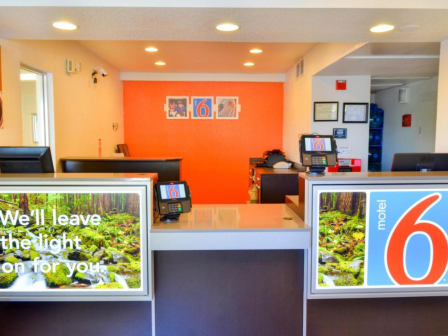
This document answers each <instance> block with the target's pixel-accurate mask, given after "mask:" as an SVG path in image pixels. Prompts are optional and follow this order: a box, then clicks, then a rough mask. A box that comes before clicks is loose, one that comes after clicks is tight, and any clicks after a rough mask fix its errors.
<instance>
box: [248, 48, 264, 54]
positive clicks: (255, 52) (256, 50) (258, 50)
mask: <svg viewBox="0 0 448 336" xmlns="http://www.w3.org/2000/svg"><path fill="white" fill-rule="evenodd" d="M250 52H251V53H252V54H259V53H262V52H263V50H261V49H251V50H250Z"/></svg>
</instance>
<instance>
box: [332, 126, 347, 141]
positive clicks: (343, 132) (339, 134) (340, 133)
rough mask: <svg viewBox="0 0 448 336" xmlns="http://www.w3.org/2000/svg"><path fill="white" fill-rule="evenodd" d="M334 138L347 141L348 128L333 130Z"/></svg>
mask: <svg viewBox="0 0 448 336" xmlns="http://www.w3.org/2000/svg"><path fill="white" fill-rule="evenodd" d="M333 137H334V138H335V139H347V129H346V128H333Z"/></svg>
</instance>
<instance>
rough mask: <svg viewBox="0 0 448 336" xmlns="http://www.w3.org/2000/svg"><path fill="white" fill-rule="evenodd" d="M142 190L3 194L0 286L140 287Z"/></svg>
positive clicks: (15, 288)
mask: <svg viewBox="0 0 448 336" xmlns="http://www.w3.org/2000/svg"><path fill="white" fill-rule="evenodd" d="M140 203H141V199H140V194H139V193H132V192H123V193H0V290H2V291H5V290H6V291H38V292H39V291H54V290H64V291H65V290H75V291H79V290H94V291H102V290H105V289H106V290H115V291H123V290H126V291H132V290H139V289H141V287H142V272H141V266H142V263H141V244H142V241H141V229H140V219H141V214H140V211H141V204H140Z"/></svg>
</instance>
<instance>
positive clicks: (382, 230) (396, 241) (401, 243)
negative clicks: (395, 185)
mask: <svg viewBox="0 0 448 336" xmlns="http://www.w3.org/2000/svg"><path fill="white" fill-rule="evenodd" d="M369 196H370V197H369V200H368V205H369V212H368V225H367V230H368V232H367V246H366V248H367V265H366V266H367V283H366V285H367V286H368V287H388V286H391V287H395V286H412V287H415V286H425V285H426V286H428V285H432V286H434V285H438V286H448V275H447V269H448V235H447V232H448V191H431V190H413V191H410V190H406V191H404V190H391V191H371V192H370V193H369Z"/></svg>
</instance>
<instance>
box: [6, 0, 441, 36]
mask: <svg viewBox="0 0 448 336" xmlns="http://www.w3.org/2000/svg"><path fill="white" fill-rule="evenodd" d="M2 2H3V3H5V1H4V0H3V1H2ZM20 2H21V3H25V1H20ZM81 2H82V3H84V4H85V1H81ZM134 2H138V1H135V0H134ZM173 2H174V1H171V3H173ZM177 2H178V3H179V2H180V0H179V1H177ZM198 2H200V3H203V4H204V5H203V6H207V4H208V1H206V0H203V1H202V2H201V1H199V0H196V3H198ZM244 2H245V1H244V0H243V1H240V3H241V4H244ZM285 2H286V1H285V0H283V1H282V3H283V4H284V3H285ZM333 2H334V1H333ZM333 2H332V3H333ZM337 2H339V1H337ZM358 2H364V1H358ZM366 2H367V1H366ZM380 2H381V3H385V2H384V1H380ZM389 2H391V3H392V1H389ZM408 2H409V3H410V4H409V7H413V6H416V5H417V4H418V5H420V6H423V5H422V4H423V1H421V0H408ZM425 2H426V3H428V4H430V3H432V4H439V7H444V8H447V6H448V1H446V0H440V1H436V0H427V1H425ZM6 3H13V2H11V1H6ZM27 3H29V4H30V3H35V4H37V3H42V1H34V2H33V1H28V2H27ZM50 3H53V4H54V3H55V1H51V2H50ZM57 3H58V4H59V6H62V5H63V4H66V3H67V1H58V2H57ZM103 3H104V2H103ZM114 3H115V4H117V1H114ZM232 3H235V1H232ZM252 3H253V2H252ZM262 3H267V1H266V0H265V1H263V2H262ZM269 3H272V2H269ZM289 3H291V2H289ZM300 3H301V4H302V5H304V1H300ZM319 3H320V4H322V3H327V4H328V3H329V2H328V1H319ZM345 3H352V4H353V3H354V2H353V1H345ZM368 3H370V4H371V3H372V1H368ZM400 3H402V4H403V3H404V2H403V1H400ZM0 4H1V3H0ZM157 4H158V5H160V6H161V5H163V2H162V1H161V0H159V1H157ZM442 5H445V6H442ZM425 6H426V5H425ZM332 7H335V6H332ZM389 7H390V5H389ZM435 8H438V7H435ZM447 17H448V9H397V8H394V9H378V8H369V9H366V8H355V9H353V8H331V9H330V8H185V7H184V8H180V7H171V8H168V7H140V8H136V7H126V8H124V7H19V6H11V7H5V6H3V7H1V8H0V37H3V38H7V39H38V40H54V39H56V40H145V41H215V42H311V43H316V42H439V41H442V40H445V39H448V20H447ZM59 20H68V21H71V22H73V23H75V24H77V25H79V27H80V28H79V29H78V30H76V31H71V32H67V31H58V30H56V29H54V28H53V27H52V26H51V23H52V22H54V21H59ZM224 21H231V22H234V23H237V24H239V25H240V26H241V29H240V30H239V31H236V32H232V33H223V32H218V31H216V29H215V26H216V25H217V24H218V23H222V22H224ZM381 23H389V24H393V25H395V26H396V27H397V29H395V30H394V31H392V32H389V33H383V34H373V33H371V32H370V31H369V28H370V27H372V26H374V25H377V24H381ZM405 25H419V26H420V27H421V28H420V29H419V30H417V31H415V32H403V31H400V30H399V29H398V28H399V27H402V26H405Z"/></svg>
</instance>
